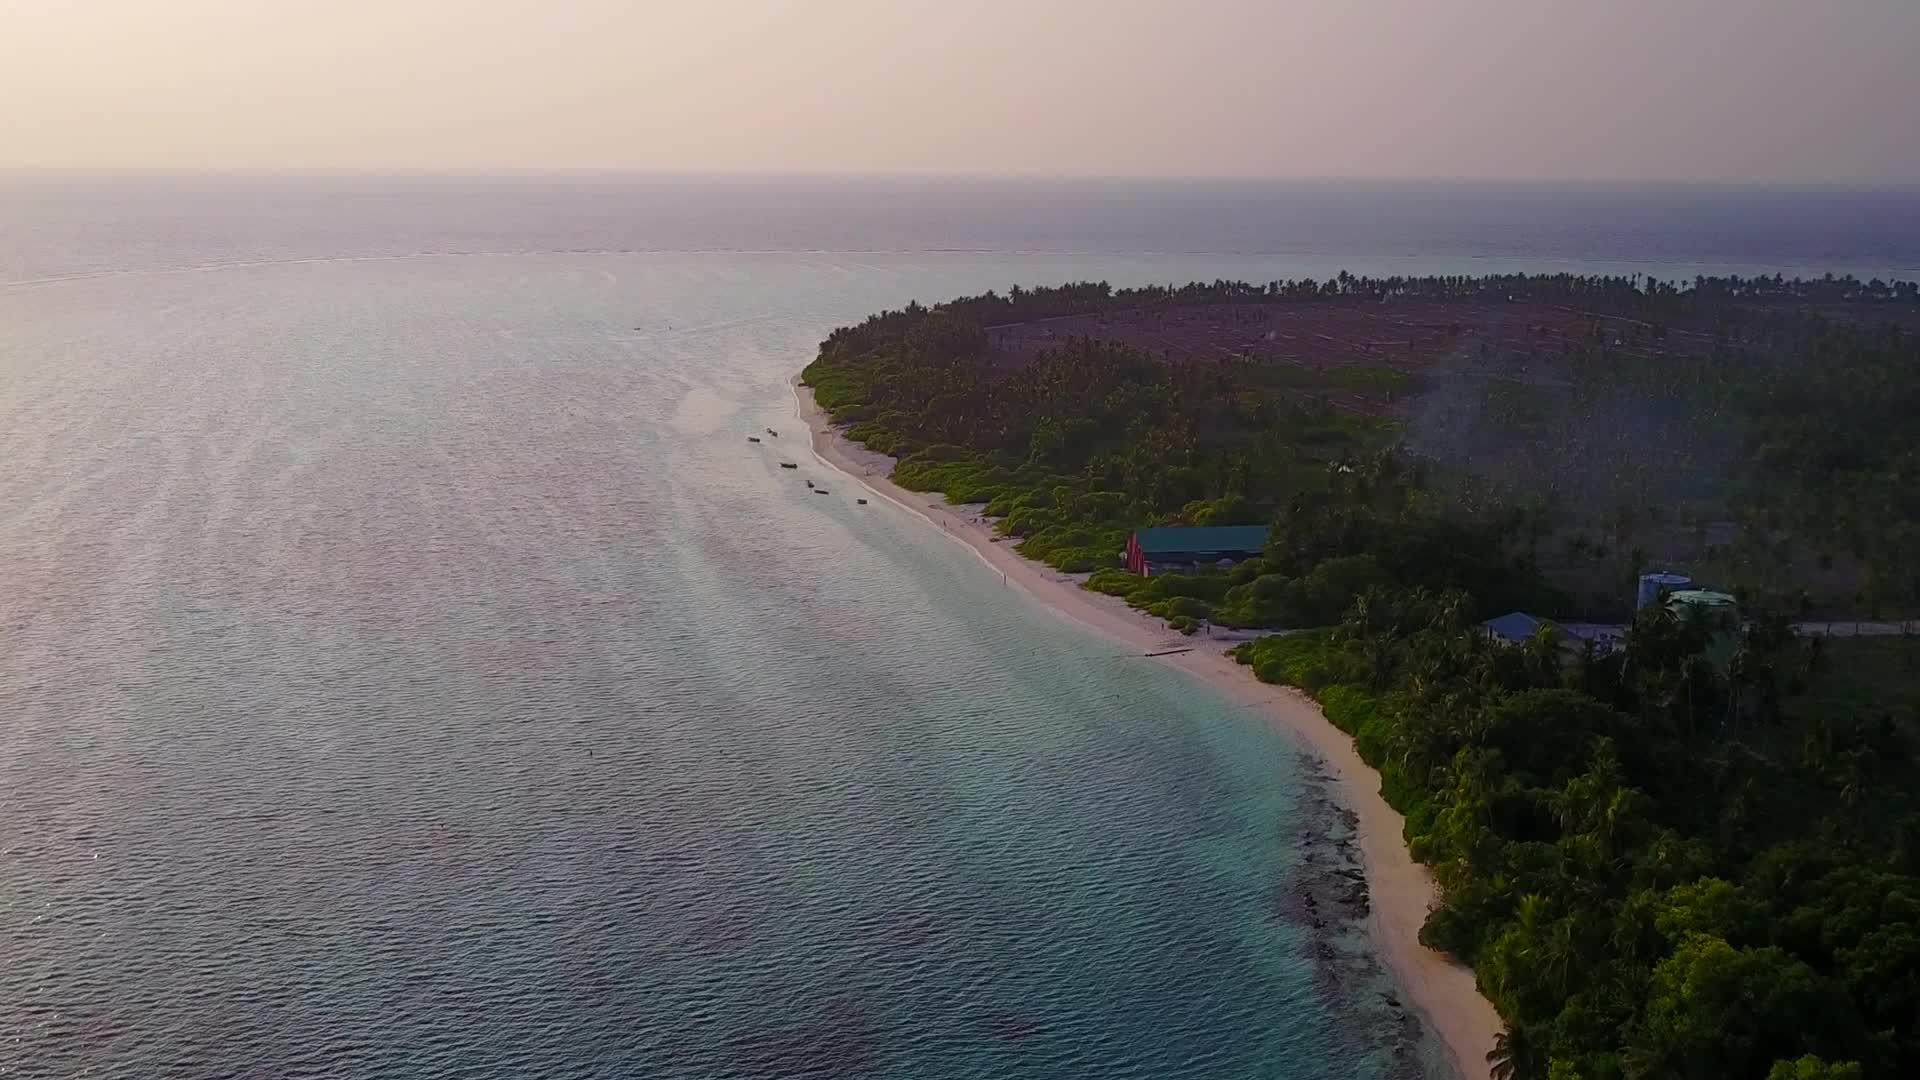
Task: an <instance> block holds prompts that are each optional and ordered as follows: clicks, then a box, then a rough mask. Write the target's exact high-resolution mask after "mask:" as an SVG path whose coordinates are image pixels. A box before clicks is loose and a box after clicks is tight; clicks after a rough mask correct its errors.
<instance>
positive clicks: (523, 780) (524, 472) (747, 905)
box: [0, 178, 1920, 1080]
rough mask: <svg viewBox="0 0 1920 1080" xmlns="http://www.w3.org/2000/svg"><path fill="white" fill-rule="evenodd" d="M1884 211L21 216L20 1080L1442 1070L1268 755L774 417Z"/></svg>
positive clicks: (11, 1007)
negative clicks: (975, 360)
mask: <svg viewBox="0 0 1920 1080" xmlns="http://www.w3.org/2000/svg"><path fill="white" fill-rule="evenodd" d="M1914 210H1915V200H1914V198H1913V197H1912V196H1910V195H1899V194H1889V193H1851V194H1831V193H1829V194H1819V193H1804V192H1802V193H1793V192H1784V193H1781V192H1776V193H1753V192H1744V193H1742V192H1736V193H1731V194H1726V193H1713V192H1708V191H1705V190H1701V189H1688V190H1682V191H1676V192H1667V193H1664V194H1663V193H1660V192H1658V191H1654V190H1650V189H1627V190H1623V191H1598V190H1596V191H1588V192H1578V191H1576V192H1565V191H1562V192H1554V191H1547V190H1544V189H1513V190H1510V191H1500V190H1497V189H1460V188H1434V189H1425V190H1420V189H1398V188H1381V187H1363V188H1355V189H1343V188H1334V187H1324V188H1323V187H1306V188H1300V187H1289V188H1281V189H1274V190H1260V189H1254V188H1249V187H1245V186H1234V185H1201V186H1197V187H1193V188H1188V189H1179V188H1173V187H1168V186H1165V185H1148V186H1142V185H1131V186H1130V185H1087V186H1082V187H1078V188H1074V187H1070V186H1066V185H1061V184H1042V185H1029V186H1014V185H991V184H981V183H978V182H974V183H966V184H961V183H954V182H942V183H921V184H910V183H878V182H862V183H858V184H830V183H827V182H824V181H807V182H798V183H773V182H760V183H747V182H744V181H725V182H712V183H706V184H701V185H689V184H686V183H680V182H674V183H667V182H659V181H646V182H640V181H618V180H611V179H601V180H591V181H589V180H569V181H563V182H535V181H530V180H500V181H489V182H481V181H462V182H454V181H445V180H442V181H428V180H420V179H414V180H404V181H393V180H372V179H361V180H326V181H321V180H284V179H283V180H274V181H267V180H252V181H235V180H225V181H213V180H204V179H201V180H186V179H173V180H165V181H158V180H150V181H128V180H116V181H103V180H76V181H61V182H54V181H50V180H47V179H45V178H42V179H36V180H32V181H20V180H14V181H7V182H5V183H0V281H3V282H5V283H6V284H0V1076H7V1077H68V1076H83V1075H92V1076H100V1077H200V1076H262V1077H266V1076H271V1077H394V1078H402V1077H404V1078H436V1080H437V1078H442V1077H500V1078H507V1077H528V1076H542V1077H687V1078H692V1077H772V1076H803V1075H804V1076H822V1077H826V1076H834V1077H839V1076H871V1077H900V1078H916V1080H917V1078H929V1080H931V1078H942V1077H954V1078H960V1077H1008V1078H1017V1077H1034V1078H1041V1077H1049V1078H1051V1077H1064V1076H1098V1077H1140V1078H1154V1080H1163V1078H1178V1077H1301V1078H1310V1077H1311V1078H1321V1077H1324V1078H1361V1077H1376V1076H1381V1075H1385V1074H1386V1073H1387V1072H1388V1071H1389V1070H1391V1069H1393V1068H1395V1067H1397V1066H1396V1062H1401V1063H1404V1062H1405V1061H1407V1060H1410V1059H1411V1060H1420V1059H1422V1058H1424V1057H1430V1056H1431V1047H1429V1046H1426V1045H1424V1043H1423V1041H1422V1039H1421V1037H1420V1034H1419V1032H1418V1031H1417V1029H1409V1028H1408V1027H1407V1026H1405V1025H1404V1024H1402V1023H1400V1022H1399V1021H1397V1020H1396V1018H1395V1017H1394V1015H1393V1013H1392V1010H1391V1009H1389V1008H1387V1007H1386V1006H1385V1005H1384V1004H1383V999H1382V997H1381V991H1382V990H1387V989H1390V987H1389V986H1388V984H1387V983H1386V981H1385V980H1384V977H1383V976H1381V975H1380V973H1379V971H1378V969H1377V967H1376V966H1375V965H1373V964H1372V963H1371V961H1370V959H1369V956H1368V954H1367V953H1366V950H1365V947H1364V942H1363V941H1356V940H1355V938H1354V936H1353V935H1352V934H1337V935H1335V939H1336V940H1333V941H1332V942H1331V946H1332V948H1333V953H1332V955H1334V956H1336V957H1337V960H1336V962H1334V963H1333V964H1332V965H1331V966H1329V964H1328V962H1327V961H1326V957H1327V955H1329V954H1328V953H1327V951H1326V946H1327V945H1328V944H1329V943H1328V942H1325V941H1320V940H1316V937H1315V935H1313V934H1312V933H1310V932H1309V931H1308V930H1306V929H1304V928H1303V927H1301V926H1300V925H1297V924H1296V923H1294V922H1291V921H1289V920H1288V919H1287V918H1286V917H1285V916H1284V912H1283V910H1282V908H1283V905H1282V904H1279V903H1277V902H1276V899H1277V897H1279V896H1280V895H1282V894H1283V893H1284V892H1285V891H1286V890H1287V889H1288V888H1290V887H1291V885H1292V883H1294V882H1296V881H1297V874H1298V873H1299V872H1300V870H1301V868H1302V860H1303V858H1304V857H1305V856H1306V854H1307V853H1308V852H1309V851H1310V850H1311V851H1321V850H1322V848H1323V846H1324V842H1325V839H1326V833H1327V830H1328V828H1329V827H1330V825H1329V824H1328V823H1327V822H1326V821H1324V820H1323V818H1322V817H1320V816H1316V813H1315V811H1314V805H1315V804H1314V802H1313V800H1314V798H1315V796H1316V794H1317V792H1316V789H1315V786H1314V785H1313V783H1311V782H1310V780H1309V778H1308V777H1307V776H1305V775H1304V774H1303V772H1302V769H1301V766H1300V764H1299V763H1298V761H1297V760H1296V750H1295V748H1294V747H1293V746H1292V745H1291V744H1290V743H1289V742H1288V740H1287V739H1286V738H1285V737H1284V736H1283V735H1281V734H1279V733H1277V732H1275V731H1272V730H1270V729H1268V728H1267V727H1266V726H1265V725H1264V724H1263V723H1262V722H1261V721H1260V720H1259V719H1258V718H1257V717H1254V716H1250V715H1248V714H1247V713H1245V712H1244V711H1240V710H1236V709H1234V708H1233V707H1231V706H1230V705H1229V703H1227V702H1225V701H1223V700H1220V699H1218V698H1216V697H1214V696H1213V695H1211V694H1210V693H1208V692H1206V691H1205V690H1204V688H1200V687H1197V686H1195V685H1193V684H1191V683H1189V682H1188V681H1186V680H1185V679H1184V678H1183V677H1182V676H1179V675H1178V674H1176V673H1173V672H1169V671H1166V670H1162V669H1160V668H1158V667H1155V666H1150V665H1147V664H1145V663H1142V662H1139V661H1130V660H1126V659H1121V658H1119V657H1116V656H1115V649H1114V648H1113V647H1111V646H1109V645H1107V644H1106V643H1104V642H1103V641H1101V640H1098V639H1095V638H1092V637H1090V636H1088V635H1086V634H1085V633H1083V632H1081V631H1080V630H1078V629H1077V628H1075V627H1073V626H1071V625H1068V624H1066V623H1064V622H1061V621H1058V620H1056V619H1054V618H1052V617H1050V616H1048V615H1047V614H1046V613H1044V612H1041V611H1038V610H1035V609H1034V608H1033V607H1031V606H1030V605H1029V604H1028V603H1027V602H1025V601H1024V600H1022V598H1021V597H1020V596H1019V595H1018V594H1017V593H1015V592H1013V591H1010V590H1008V589H1005V588H1003V587H1002V586H1001V583H1000V581H999V579H998V576H997V575H995V574H993V573H991V572H990V571H988V570H986V569H985V568H984V567H983V566H981V565H980V564H978V563H977V562H976V561H975V560H973V559H971V558H970V557H967V556H966V555H965V554H964V553H963V552H962V551H961V549H959V548H957V547H955V546H953V545H951V544H950V543H949V542H948V541H947V540H946V539H945V538H944V537H942V536H940V535H939V534H938V533H936V532H934V531H933V530H931V529H929V528H927V527H926V526H924V525H922V524H920V523H918V522H917V521H916V520H914V519H911V518H909V517H907V516H906V515H905V514H904V513H903V512H900V511H897V510H895V509H893V508H891V507H889V506H886V505H884V504H881V503H878V502H876V503H875V504H874V505H872V506H866V507H861V506H856V505H855V504H854V503H853V501H852V494H853V490H854V489H853V485H852V483H851V482H850V481H848V480H846V479H845V478H840V477H837V476H835V475H834V474H832V473H830V472H827V471H826V470H824V469H823V468H822V467H820V466H818V465H817V464H815V463H814V462H813V461H812V460H811V459H810V458H808V457H806V456H805V455H804V454H803V452H802V449H801V447H800V446H799V445H797V444H798V442H799V440H798V438H797V437H798V435H799V434H800V432H799V430H798V427H797V425H795V424H794V422H793V419H792V416H791V400H790V397H789V392H788V389H787V386H786V379H787V378H788V377H789V376H790V375H791V374H792V373H793V372H794V371H795V370H796V369H797V368H799V367H800V366H801V365H802V364H804V363H805V362H806V360H807V359H809V358H810V355H811V350H812V346H813V345H814V343H815V342H816V341H817V340H818V339H819V338H820V337H821V336H822V335H823V334H824V333H825V332H826V331H827V330H829V329H831V328H832V327H833V326H835V325H837V324H839V323H842V322H845V321H848V320H851V319H855V318H858V317H860V316H861V315H863V314H865V313H866V312H868V311H871V310H873V309H876V308H879V307H883V306H897V305H899V304H901V303H903V302H905V301H906V300H908V299H912V298H920V299H925V300H932V299H938V298H941V297H945V296H949V295H953V294H955V293H959V292H968V291H978V290H981V289H985V288H989V287H1003V286H1005V285H1007V284H1010V283H1013V282H1016V281H1018V282H1024V283H1029V284H1032V283H1041V282H1049V281H1057V280H1061V279H1065V278H1085V277H1102V278H1107V279H1109V280H1112V281H1114V282H1116V283H1136V282H1145V281H1176V280H1185V279H1187V278H1191V277H1206V278H1212V277H1217V276H1244V277H1250V278H1254V279H1263V278H1271V277H1280V276H1288V275H1291V274H1296V273H1309V272H1310V273H1314V274H1316V275H1324V274H1328V273H1331V272H1333V271H1334V270H1336V269H1339V268H1341V267H1348V268H1352V269H1356V270H1361V271H1378V272H1395V271H1396V270H1398V271H1406V272H1420V271H1427V270H1436V271H1437V270H1447V271H1453V270H1475V269H1494V268H1508V267H1531V268H1538V269H1560V268H1575V269H1607V270H1609V271H1616V270H1617V271H1618V272H1632V271H1642V272H1656V273H1661V274H1662V275H1663V276H1681V275H1686V276H1690V275H1691V274H1692V273H1694V272H1700V271H1702V270H1712V269H1715V268H1718V269H1739V270H1741V271H1743V272H1750V271H1753V270H1759V269H1767V270H1771V269H1774V268H1785V270H1786V272H1789V273H1791V272H1793V271H1794V270H1807V271H1814V272H1818V271H1821V270H1824V269H1827V268H1829V267H1831V268H1833V269H1836V270H1842V271H1847V270H1852V271H1857V272H1862V273H1894V272H1899V271H1901V270H1902V269H1903V268H1911V267H1914V266H1916V265H1920V237H1917V236H1916V230H1920V214H1916V213H1915V212H1914ZM767 426H772V427H775V428H778V429H781V430H782V433H783V434H782V437H781V438H780V439H779V440H777V443H776V442H775V441H771V440H770V442H769V443H768V444H763V445H762V446H760V447H757V448H756V447H753V446H751V445H750V444H747V443H746V442H745V441H744V439H743V437H742V436H743V434H744V433H745V432H748V431H758V430H759V429H761V428H763V427H767ZM779 457H786V458H787V459H789V460H798V461H800V462H802V464H803V469H802V471H801V473H800V475H802V476H810V477H813V478H815V479H816V480H819V481H821V482H822V483H825V484H829V485H831V486H832V487H834V488H835V489H836V490H834V492H833V494H832V495H831V496H814V495H809V494H808V493H807V492H806V491H805V489H804V488H803V487H801V486H800V483H799V477H797V476H796V475H795V474H794V473H792V472H788V471H783V470H780V469H779V468H778V467H777V464H776V459H777V458H779ZM1316 957H1318V958H1319V959H1317V960H1316Z"/></svg>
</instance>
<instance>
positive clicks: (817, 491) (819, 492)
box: [813, 488, 828, 495]
mask: <svg viewBox="0 0 1920 1080" xmlns="http://www.w3.org/2000/svg"><path fill="white" fill-rule="evenodd" d="M813 493H814V494H815V495H826V494H828V491H827V489H826V488H814V489H813Z"/></svg>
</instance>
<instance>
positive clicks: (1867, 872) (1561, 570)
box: [799, 274, 1920, 1080]
mask: <svg viewBox="0 0 1920 1080" xmlns="http://www.w3.org/2000/svg"><path fill="white" fill-rule="evenodd" d="M799 381H800V383H801V384H802V385H803V386H804V388H805V389H806V390H807V391H809V392H810V394H811V402H803V404H804V405H806V406H807V407H808V408H809V409H810V410H811V420H812V422H813V424H814V428H815V434H816V441H817V445H818V446H819V448H820V449H821V450H822V452H823V453H825V454H826V455H827V456H828V457H829V459H830V460H832V461H834V462H835V463H837V464H839V465H840V466H841V467H843V468H845V469H846V470H847V471H849V472H853V473H855V474H856V475H862V476H864V477H865V478H866V480H867V482H868V483H869V484H870V485H872V486H873V487H874V488H875V490H877V491H880V492H881V493H882V494H887V495H889V496H891V497H894V498H896V499H897V500H898V501H900V502H902V503H903V504H904V505H908V506H909V507H910V508H912V509H915V510H918V511H919V512H921V513H923V514H925V515H927V516H928V517H929V518H930V519H931V520H935V521H938V522H940V523H942V524H943V525H945V526H947V528H948V531H950V532H952V533H953V534H954V535H955V536H956V537H957V538H959V539H962V540H964V541H966V542H968V543H970V544H972V545H973V546H974V547H975V549H976V550H978V551H980V552H982V553H983V554H984V555H987V556H988V557H990V558H991V559H993V560H994V562H995V565H996V566H998V567H999V568H1000V569H1001V570H1002V572H1003V573H1005V574H1007V575H1008V577H1009V580H1010V581H1014V580H1017V581H1018V582H1019V583H1020V584H1022V585H1024V586H1026V587H1027V588H1028V589H1029V590H1030V591H1032V592H1034V593H1035V595H1037V596H1040V597H1041V598H1042V599H1045V600H1047V601H1048V602H1050V603H1052V604H1054V605H1055V606H1056V607H1058V608H1059V609H1060V610H1061V611H1063V612H1064V613H1065V614H1068V615H1070V616H1072V617H1074V618H1077V619H1080V620H1081V621H1083V622H1086V623H1088V624H1089V625H1092V626H1094V627H1095V628H1096V629H1099V630H1101V631H1103V632H1105V633H1108V634H1109V635H1111V636H1113V637H1115V638H1117V639H1119V640H1123V641H1126V642H1128V643H1129V644H1130V645H1134V646H1137V647H1138V651H1139V653H1140V654H1141V655H1146V654H1148V653H1158V654H1162V657H1163V658H1162V660H1160V661H1155V662H1166V663H1170V664H1174V665H1176V666H1182V667H1185V668H1187V669H1188V670H1191V671H1193V672H1195V673H1196V674H1198V675H1201V676H1202V677H1206V678H1209V679H1212V680H1213V681H1215V683H1216V684H1217V685H1219V686H1221V687H1222V689H1223V690H1225V691H1226V692H1228V693H1231V694H1235V695H1236V696H1239V697H1241V698H1242V699H1244V700H1246V701H1248V702H1249V703H1257V704H1260V705H1262V706H1263V707H1266V708H1269V709H1270V710H1271V711H1272V712H1273V714H1274V715H1275V716H1276V717H1277V718H1278V719H1280V720H1282V721H1283V722H1285V723H1287V724H1288V725H1289V726H1290V727H1292V728H1293V729H1294V730H1295V731H1296V732H1298V733H1299V734H1300V735H1301V736H1302V738H1303V739H1304V740H1305V741H1306V742H1307V744H1308V745H1309V746H1311V747H1312V748H1313V749H1314V750H1315V751H1316V752H1317V753H1318V754H1319V756H1320V757H1321V758H1322V759H1323V760H1324V761H1326V762H1327V764H1328V766H1329V771H1330V773H1331V774H1332V775H1333V777H1334V779H1335V780H1336V782H1337V783H1338V784H1339V786H1340V788H1341V789H1342V790H1341V797H1342V798H1343V800H1344V801H1345V802H1346V803H1347V804H1348V806H1349V809H1350V810H1351V811H1352V812H1353V813H1354V814H1355V815H1356V817H1357V819H1358V821H1359V834H1360V843H1361V848H1362V853H1363V856H1364V862H1365V865H1366V871H1367V876H1368V878H1369V883H1370V885H1371V888H1372V891H1373V900H1374V902H1373V905H1372V914H1371V915H1370V916H1369V919H1370V922H1371V929H1372V930H1373V931H1374V933H1375V936H1376V940H1377V941H1378V942H1379V945H1380V949H1381V951H1382V953H1383V955H1384V957H1385V959H1386V960H1387V961H1388V962H1389V963H1390V964H1391V965H1392V967H1393V968H1394V970H1395V973H1396V975H1397V976H1398V977H1399V980H1400V983H1401V986H1402V987H1403V990H1404V993H1405V994H1406V996H1407V997H1408V998H1409V999H1411V1004H1412V1006H1413V1007H1414V1008H1416V1009H1417V1010H1419V1011H1420V1013H1421V1014H1422V1015H1423V1016H1424V1017H1425V1018H1426V1020H1427V1021H1428V1022H1429V1024H1430V1025H1431V1026H1432V1027H1433V1029H1434V1030H1435V1031H1436V1033H1437V1034H1438V1035H1439V1037H1440V1038H1441V1039H1442V1040H1443V1042H1445V1043H1446V1045H1447V1046H1448V1048H1449V1049H1450V1051H1451V1052H1452V1053H1453V1055H1454V1058H1455V1061H1456V1064H1458V1065H1459V1066H1460V1067H1461V1068H1462V1070H1463V1071H1469V1072H1472V1073H1474V1074H1477V1075H1492V1076H1494V1077H1497V1078H1501V1080H1507V1078H1513V1080H1615V1078H1621V1080H1626V1078H1632V1080H1641V1078H1646V1080H1655V1078H1701V1080H1707V1078H1713V1080H1720V1078H1753V1080H1819V1078H1827V1080H1838V1078H1845V1077H1865V1078H1872V1077H1901V1076H1915V1075H1920V758H1917V757H1916V732H1917V730H1920V729H1917V727H1916V725H1920V707H1917V705H1916V702H1920V641H1916V635H1915V630H1916V625H1915V624H1913V623H1911V622H1908V621H1905V619H1906V618H1907V617H1909V616H1912V615H1914V614H1915V613H1916V612H1920V449H1916V448H1917V447H1920V438H1917V437H1920V287H1916V285H1915V284H1914V283H1912V282H1885V281H1878V280H1875V281H1859V280H1857V279H1854V278H1851V277H1832V276H1828V277H1825V278H1821V279H1808V280H1795V279H1784V278H1780V277H1752V278H1741V277H1726V278H1704V277H1703V278H1696V279H1694V280H1692V281H1689V282H1670V281H1662V280H1656V279H1649V278H1643V277H1638V276H1635V277H1589V276H1574V275H1546V276H1530V275H1513V276H1495V277H1433V278H1384V279H1380V278H1367V277H1358V276H1354V275H1350V274H1341V275H1339V276H1338V277H1336V278H1333V279H1330V280H1327V281H1278V282H1270V283H1264V284H1262V283H1247V282H1236V281H1215V282H1211V283H1193V284H1189V285H1186V286H1179V287H1153V288H1142V289H1114V288H1111V287H1109V286H1108V285H1106V284H1104V283H1076V284H1069V285H1064V286H1060V287H1053V288H1038V289H1025V288H1014V289H1010V290H1008V291H1007V292H1006V293H1004V294H1000V293H987V294H985V295H981V296H974V297H966V298H961V299H957V300H952V301H949V302H945V303H940V304H936V305H934V306H931V307H927V306H921V305H918V304H914V305H909V306H908V307H906V308H904V309H902V310H897V311H888V312H883V313H880V314H877V315H875V316H873V317H871V318H869V319H867V320H866V321H865V322H862V323H860V324H859V325H856V326H850V327H844V328H842V329H839V330H836V331H834V332H833V333H832V334H831V335H830V336H829V337H828V338H827V339H826V341H824V342H823V343H822V345H821V347H820V351H819V355H818V357H817V358H816V359H815V360H814V361H813V362H812V363H811V364H809V365H808V366H807V367H806V369H805V370H804V371H803V372H802V374H801V376H800V380H799ZM1183 641H1184V642H1186V643H1188V644H1189V645H1191V646H1192V647H1191V649H1190V650H1189V649H1186V648H1184V647H1181V648H1169V646H1170V645H1177V644H1178V643H1179V642H1183ZM1236 670H1237V671H1238V672H1240V673H1245V674H1251V675H1252V676H1255V677H1257V679H1258V680H1259V681H1257V682H1256V681H1255V679H1254V678H1248V677H1245V674H1241V675H1240V676H1239V677H1237V678H1236V677H1234V676H1235V672H1236ZM1269 684H1274V685H1269ZM1476 988H1477V994H1476V993H1475V990H1476ZM1496 1014H1497V1015H1496Z"/></svg>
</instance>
